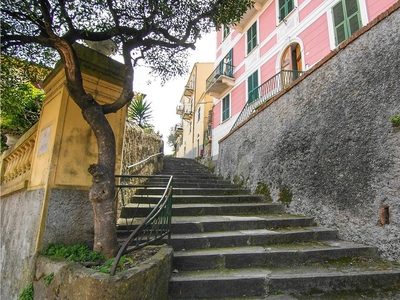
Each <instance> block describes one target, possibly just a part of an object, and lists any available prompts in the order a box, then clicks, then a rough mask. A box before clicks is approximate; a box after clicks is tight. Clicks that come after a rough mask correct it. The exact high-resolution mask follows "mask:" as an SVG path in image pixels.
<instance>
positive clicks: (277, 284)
mask: <svg viewBox="0 0 400 300" xmlns="http://www.w3.org/2000/svg"><path fill="white" fill-rule="evenodd" d="M337 261H338V263H335V260H329V261H327V262H326V263H325V262H323V263H315V264H308V265H302V266H294V267H289V268H278V269H274V268H246V269H233V270H232V269H221V270H211V271H184V272H178V273H174V274H173V276H172V278H171V280H170V293H171V297H172V298H171V299H220V298H222V299H223V298H227V297H232V298H233V297H238V298H239V297H243V298H247V297H267V296H268V295H274V294H279V293H284V294H295V293H313V294H316V293H322V295H324V294H325V293H330V292H338V291H352V292H354V293H361V291H363V290H366V291H368V290H375V289H376V290H380V289H382V288H383V289H384V288H390V289H394V290H399V289H400V267H399V265H398V264H395V263H390V262H382V261H379V260H374V259H362V258H356V259H351V258H349V259H347V260H346V261H347V262H348V263H342V261H343V260H342V259H339V260H337ZM178 271H179V270H178ZM261 299H262V298H261ZM268 299H269V298H268ZM283 299H285V298H283ZM320 299H325V298H324V297H321V298H320ZM343 299H346V298H343ZM358 299H362V298H358Z"/></svg>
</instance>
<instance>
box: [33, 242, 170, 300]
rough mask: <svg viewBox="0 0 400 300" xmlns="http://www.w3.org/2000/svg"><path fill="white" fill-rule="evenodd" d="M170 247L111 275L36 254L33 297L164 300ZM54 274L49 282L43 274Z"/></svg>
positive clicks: (168, 270) (96, 299)
mask: <svg viewBox="0 0 400 300" xmlns="http://www.w3.org/2000/svg"><path fill="white" fill-rule="evenodd" d="M172 258H173V250H172V248H171V247H168V246H163V247H161V249H160V250H159V251H158V252H157V253H156V254H155V255H153V256H152V257H151V258H149V259H148V260H146V261H145V262H143V263H141V264H140V265H138V266H136V267H133V268H131V269H128V270H126V271H123V272H121V273H117V274H116V275H114V276H110V275H109V274H104V273H100V272H99V271H95V270H92V269H90V268H85V267H83V266H82V264H80V263H73V262H68V261H66V260H62V259H57V258H50V257H45V256H39V257H38V259H37V261H36V272H35V278H34V282H33V288H34V293H35V295H34V299H37V300H44V299H65V300H67V299H70V300H78V299H79V300H98V299H112V300H128V299H129V300H144V299H149V300H150V299H151V300H165V299H168V284H169V279H170V277H171V270H172ZM50 274H53V279H52V280H51V282H50V283H49V284H46V282H45V276H48V275H50Z"/></svg>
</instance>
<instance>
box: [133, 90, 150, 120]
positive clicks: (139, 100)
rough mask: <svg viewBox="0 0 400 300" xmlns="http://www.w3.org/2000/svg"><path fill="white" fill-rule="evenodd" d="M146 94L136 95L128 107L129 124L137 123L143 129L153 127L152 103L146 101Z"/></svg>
mask: <svg viewBox="0 0 400 300" xmlns="http://www.w3.org/2000/svg"><path fill="white" fill-rule="evenodd" d="M144 98H146V95H145V94H142V93H135V95H134V96H133V100H132V102H131V104H130V105H129V107H128V122H133V123H136V124H137V125H138V126H140V127H141V128H146V127H149V126H151V125H150V120H151V113H152V111H151V107H150V105H151V103H150V102H147V101H146V100H144Z"/></svg>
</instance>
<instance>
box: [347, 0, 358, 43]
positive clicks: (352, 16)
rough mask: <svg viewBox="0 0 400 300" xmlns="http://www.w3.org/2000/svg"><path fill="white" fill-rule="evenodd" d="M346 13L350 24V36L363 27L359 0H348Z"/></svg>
mask: <svg viewBox="0 0 400 300" xmlns="http://www.w3.org/2000/svg"><path fill="white" fill-rule="evenodd" d="M346 15H347V18H348V24H349V36H351V35H352V34H353V33H354V32H356V31H357V30H358V29H360V28H361V16H360V9H359V7H358V1H357V0H346Z"/></svg>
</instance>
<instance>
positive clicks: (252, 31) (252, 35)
mask: <svg viewBox="0 0 400 300" xmlns="http://www.w3.org/2000/svg"><path fill="white" fill-rule="evenodd" d="M256 46H257V22H254V24H253V25H251V27H250V28H249V30H247V54H249V53H250V52H251V50H253V49H254V48H255V47H256Z"/></svg>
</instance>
